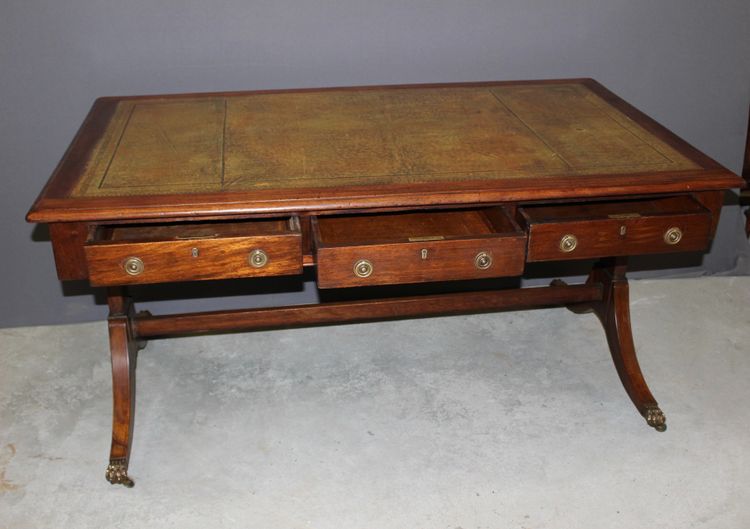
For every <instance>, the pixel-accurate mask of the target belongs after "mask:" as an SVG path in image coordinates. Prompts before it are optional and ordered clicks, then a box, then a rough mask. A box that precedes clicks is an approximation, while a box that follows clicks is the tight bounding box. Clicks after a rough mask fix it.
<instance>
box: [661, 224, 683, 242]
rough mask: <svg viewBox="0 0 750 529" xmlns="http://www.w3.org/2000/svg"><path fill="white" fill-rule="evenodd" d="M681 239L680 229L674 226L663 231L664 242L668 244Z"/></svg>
mask: <svg viewBox="0 0 750 529" xmlns="http://www.w3.org/2000/svg"><path fill="white" fill-rule="evenodd" d="M681 240H682V230H681V229H680V228H678V227H676V226H674V227H672V228H669V229H668V230H667V231H665V232H664V242H665V243H667V244H669V245H675V244H677V243H678V242H680V241H681Z"/></svg>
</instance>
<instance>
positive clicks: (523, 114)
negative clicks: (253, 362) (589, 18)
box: [28, 79, 737, 222]
mask: <svg viewBox="0 0 750 529" xmlns="http://www.w3.org/2000/svg"><path fill="white" fill-rule="evenodd" d="M736 179H737V177H736V175H734V174H732V173H731V172H730V171H728V170H727V169H725V168H723V167H722V166H720V165H719V164H717V163H716V162H715V161H713V160H711V159H710V158H708V157H707V156H705V155H703V154H702V153H700V152H699V151H697V150H696V149H694V148H692V147H691V146H690V145H688V144H687V143H686V142H684V141H682V140H681V139H680V138H678V137H677V136H675V135H674V134H672V133H671V132H669V131H668V130H667V129H665V128H664V127H661V126H660V125H658V124H657V123H656V122H654V121H653V120H651V119H650V118H648V117H647V116H645V115H644V114H643V113H641V112H639V111H638V110H636V109H635V108H633V107H632V106H630V105H628V104H627V103H625V102H624V101H623V100H621V99H620V98H618V97H617V96H615V95H614V94H612V93H611V92H609V91H608V90H607V89H606V88H604V87H603V86H601V85H600V84H598V83H597V82H595V81H593V80H590V79H568V80H547V81H516V82H488V83H453V84H442V85H404V86H373V87H344V88H326V89H302V90H276V91H255V92H231V93H211V94H172V95H155V96H131V97H105V98H100V99H98V100H97V101H96V102H95V104H94V106H93V107H92V109H91V111H90V113H89V115H88V117H87V118H86V121H85V122H84V124H83V125H82V127H81V129H80V130H79V133H78V135H77V136H76V138H75V139H74V141H73V143H72V144H71V146H70V148H69V149H68V152H67V153H66V155H65V157H64V158H63V159H62V161H61V162H60V164H59V165H58V167H57V168H56V170H55V172H54V173H53V176H52V178H51V179H50V182H49V183H48V185H47V186H46V187H45V189H44V191H43V192H42V193H41V194H40V196H39V198H38V199H37V201H36V203H35V204H34V206H33V207H32V209H31V211H30V212H29V215H28V219H29V220H30V221H32V222H69V221H80V220H116V219H118V218H144V219H145V218H165V217H168V216H174V217H176V218H184V217H199V216H212V215H216V214H232V213H234V214H238V215H241V214H255V213H267V212H274V213H275V212H284V211H289V212H294V211H309V210H316V209H319V208H320V206H321V202H323V201H324V202H325V206H326V208H329V209H357V208H360V207H361V208H370V207H378V206H380V207H387V206H388V205H389V203H394V204H396V205H399V203H400V202H409V203H414V201H415V200H417V201H419V203H421V204H424V205H429V204H435V205H437V204H441V203H462V202H463V203H477V202H497V201H505V200H527V199H529V198H574V197H576V196H591V195H592V194H594V193H595V194H597V195H599V194H602V195H620V194H629V193H631V192H632V190H633V189H635V188H640V189H641V191H642V192H679V191H686V190H707V189H718V188H727V187H736V186H737V181H736ZM290 191H293V197H291V196H290Z"/></svg>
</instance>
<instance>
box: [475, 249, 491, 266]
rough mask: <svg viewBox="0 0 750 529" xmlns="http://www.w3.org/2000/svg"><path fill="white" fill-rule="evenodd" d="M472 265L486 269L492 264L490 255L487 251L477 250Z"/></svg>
mask: <svg viewBox="0 0 750 529" xmlns="http://www.w3.org/2000/svg"><path fill="white" fill-rule="evenodd" d="M474 266H476V267H477V268H478V269H479V270H487V269H488V268H489V267H490V266H492V256H491V255H490V254H489V253H487V252H479V253H478V254H477V255H476V257H474Z"/></svg>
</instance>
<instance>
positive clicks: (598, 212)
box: [519, 195, 708, 224]
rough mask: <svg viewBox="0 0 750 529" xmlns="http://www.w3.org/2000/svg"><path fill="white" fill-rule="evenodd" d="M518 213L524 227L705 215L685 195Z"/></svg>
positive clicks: (536, 207)
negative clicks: (588, 221)
mask: <svg viewBox="0 0 750 529" xmlns="http://www.w3.org/2000/svg"><path fill="white" fill-rule="evenodd" d="M519 211H520V213H521V216H522V218H523V219H524V220H525V221H526V222H527V223H528V224H540V223H550V222H567V221H576V220H597V219H628V218H638V217H658V216H672V215H684V214H689V213H708V210H707V209H705V208H704V207H703V205H701V204H700V203H699V202H698V201H697V200H695V199H694V198H693V197H692V196H689V195H680V196H674V197H662V198H651V199H637V200H618V201H611V202H610V201H608V202H579V203H574V204H560V205H558V204H541V205H528V206H524V207H523V208H520V209H519Z"/></svg>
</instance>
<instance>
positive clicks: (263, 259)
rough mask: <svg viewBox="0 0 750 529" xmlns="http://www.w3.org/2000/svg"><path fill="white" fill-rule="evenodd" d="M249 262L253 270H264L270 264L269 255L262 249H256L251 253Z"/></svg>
mask: <svg viewBox="0 0 750 529" xmlns="http://www.w3.org/2000/svg"><path fill="white" fill-rule="evenodd" d="M247 260H248V262H249V263H250V266H252V267H253V268H263V267H264V266H266V264H267V263H268V254H267V253H266V252H264V251H263V250H261V249H260V248H256V249H255V250H253V251H252V252H250V256H249V257H248V258H247Z"/></svg>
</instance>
